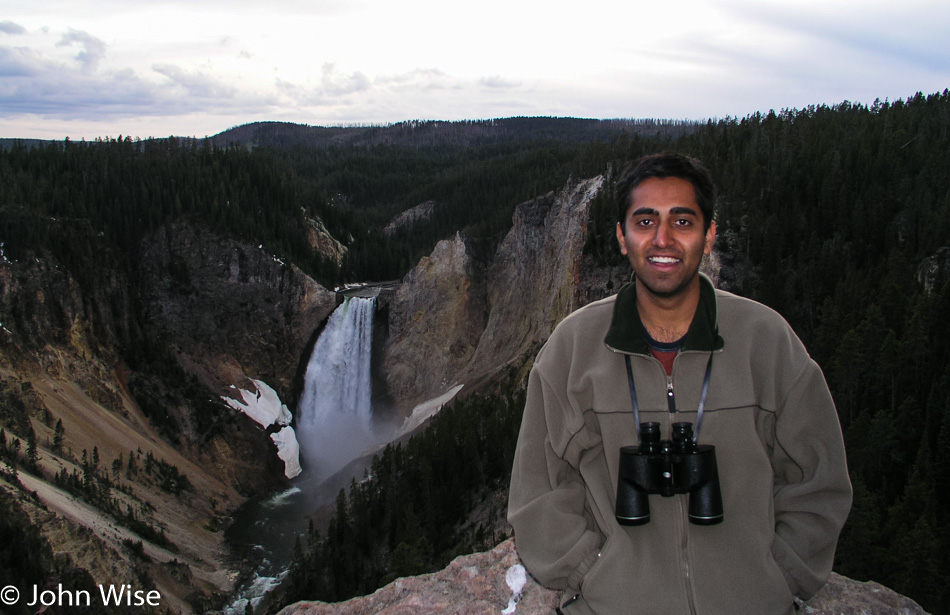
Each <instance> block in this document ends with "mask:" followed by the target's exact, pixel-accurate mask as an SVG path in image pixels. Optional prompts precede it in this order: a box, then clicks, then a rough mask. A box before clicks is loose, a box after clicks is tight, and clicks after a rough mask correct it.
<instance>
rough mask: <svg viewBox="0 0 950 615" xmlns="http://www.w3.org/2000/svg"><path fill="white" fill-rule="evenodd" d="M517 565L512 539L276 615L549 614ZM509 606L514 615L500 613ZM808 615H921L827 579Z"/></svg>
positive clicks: (886, 593)
mask: <svg viewBox="0 0 950 615" xmlns="http://www.w3.org/2000/svg"><path fill="white" fill-rule="evenodd" d="M516 565H520V564H519V560H518V554H517V552H516V551H515V545H514V540H513V539H509V540H506V541H505V542H503V543H501V544H500V545H498V546H497V547H495V548H494V549H492V550H491V551H487V552H485V553H476V554H474V555H465V556H462V557H459V558H456V559H455V560H454V561H453V562H452V563H451V564H449V565H448V567H446V568H445V569H444V570H441V571H439V572H436V573H433V574H427V575H422V576H418V577H408V578H403V579H397V580H396V581H393V582H392V583H390V584H389V585H387V586H385V587H383V588H381V589H379V590H377V591H376V592H375V593H374V594H371V595H369V596H363V597H361V598H353V599H351V600H347V601H346V602H340V603H337V604H328V603H325V602H298V603H297V604H293V605H290V606H288V607H286V608H284V609H283V610H282V611H281V612H280V614H279V615H370V614H374V615H436V614H439V615H441V614H443V613H456V614H458V615H475V614H476V613H477V614H479V615H481V614H487V613H496V614H501V613H502V612H503V611H504V612H506V613H508V614H509V615H552V614H553V612H554V607H555V606H556V604H557V598H558V592H556V591H553V590H549V589H546V588H544V587H541V586H540V585H539V584H538V583H537V581H535V580H534V579H532V578H531V577H530V576H528V578H527V582H526V583H525V585H524V587H523V588H522V592H521V594H520V596H519V597H518V599H517V601H516V602H512V599H513V598H514V596H513V592H512V590H511V588H510V587H509V584H508V582H507V579H506V576H507V574H508V572H509V570H511V569H512V567H513V566H516ZM509 606H514V610H510V611H508V610H506V609H508V608H509ZM800 607H801V612H802V613H807V614H808V615H927V614H926V612H925V611H924V610H923V609H922V608H921V607H920V606H919V605H918V604H917V603H916V602H914V601H913V600H911V599H909V598H905V597H904V596H901V595H899V594H896V593H894V592H893V591H891V590H889V589H888V588H886V587H884V586H882V585H879V584H877V583H873V582H867V583H859V582H857V581H853V580H851V579H849V578H847V577H842V576H840V575H838V574H832V575H831V579H829V581H828V583H827V584H826V585H825V587H823V588H822V589H821V591H819V592H818V594H817V595H815V596H814V597H813V598H812V599H811V600H809V601H808V602H807V603H803V604H801V605H800Z"/></svg>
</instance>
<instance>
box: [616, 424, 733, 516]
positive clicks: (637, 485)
mask: <svg viewBox="0 0 950 615" xmlns="http://www.w3.org/2000/svg"><path fill="white" fill-rule="evenodd" d="M672 436H673V438H672V440H660V424H659V423H640V445H639V446H623V447H621V448H620V475H619V477H618V480H617V508H616V517H617V523H619V524H620V525H643V524H645V523H647V522H649V521H650V500H649V497H648V496H649V494H651V493H659V494H660V495H661V496H663V497H671V496H673V495H676V494H685V493H688V494H689V507H688V511H689V521H690V523H694V524H696V525H715V524H717V523H722V494H721V492H720V489H719V470H718V468H717V466H716V447H714V446H712V445H707V444H696V443H695V442H694V441H693V425H692V423H673V433H672Z"/></svg>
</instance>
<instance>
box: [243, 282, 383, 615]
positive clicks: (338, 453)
mask: <svg viewBox="0 0 950 615" xmlns="http://www.w3.org/2000/svg"><path fill="white" fill-rule="evenodd" d="M375 310H376V300H375V299H373V298H364V297H350V298H347V299H346V300H344V302H343V303H342V304H341V305H340V306H339V307H337V309H336V310H335V311H334V312H333V314H331V315H330V318H329V320H328V321H327V324H326V326H325V327H324V330H323V332H322V333H321V334H320V337H319V338H318V339H317V342H316V344H315V345H314V348H313V352H312V353H311V355H310V360H309V363H308V366H307V371H306V375H305V377H304V389H303V393H302V395H301V397H300V401H299V402H298V404H297V410H296V411H295V412H294V415H295V430H296V434H297V441H298V442H299V445H300V456H301V460H300V461H301V465H302V466H303V472H302V473H301V474H300V476H298V477H297V478H295V479H293V481H292V484H293V486H292V487H291V488H290V489H288V490H285V491H281V492H279V493H272V494H268V495H267V496H264V497H260V498H255V499H253V500H251V501H249V502H248V503H246V504H245V505H244V506H243V507H242V508H241V509H240V510H239V511H238V512H237V513H236V514H235V515H234V520H233V522H232V524H231V526H230V527H229V528H228V531H227V539H228V542H229V543H230V544H231V546H232V548H234V549H235V550H237V551H241V552H244V553H246V554H247V556H246V559H249V560H251V561H254V563H255V567H256V572H255V573H254V574H253V576H252V577H251V578H250V579H248V581H247V582H245V583H243V584H242V586H241V588H240V589H239V591H238V592H237V594H236V595H235V597H234V600H233V601H232V603H231V605H230V606H229V607H228V608H227V609H225V613H229V614H230V613H234V614H241V613H244V608H245V605H246V604H247V602H248V601H249V600H250V601H251V603H252V604H254V605H255V606H256V604H257V603H258V602H259V601H260V600H261V599H262V597H263V596H264V595H265V594H266V593H267V592H268V591H269V590H270V589H272V588H273V587H275V586H276V585H277V584H278V583H279V582H280V580H281V579H282V577H283V575H284V574H285V573H286V570H287V568H288V566H289V564H290V562H291V560H292V558H293V551H294V544H295V542H296V541H297V539H298V537H299V538H300V543H301V546H303V547H304V548H306V546H307V545H306V535H307V531H308V529H309V523H310V517H311V515H312V514H313V513H314V511H315V510H316V509H317V508H319V507H320V506H324V505H327V504H330V503H332V502H333V501H334V500H335V498H336V496H337V493H338V492H339V490H340V488H341V487H346V486H348V485H349V482H350V480H351V478H356V479H357V480H359V479H360V478H361V476H362V472H361V471H360V473H359V476H353V477H350V476H342V475H340V476H336V475H337V474H338V473H339V472H340V470H342V469H344V468H345V467H346V466H347V465H348V464H350V463H351V462H353V461H354V460H356V459H359V458H361V457H363V456H364V454H365V453H367V452H368V451H370V450H371V449H372V448H373V447H375V446H377V445H380V444H382V443H384V442H387V441H389V440H390V439H391V436H392V435H393V433H394V432H395V427H396V425H394V424H388V423H386V422H381V421H379V420H378V419H376V418H374V411H373V406H372V381H371V373H370V363H371V356H372V342H373V340H372V333H373V315H374V312H375ZM329 479H332V480H329Z"/></svg>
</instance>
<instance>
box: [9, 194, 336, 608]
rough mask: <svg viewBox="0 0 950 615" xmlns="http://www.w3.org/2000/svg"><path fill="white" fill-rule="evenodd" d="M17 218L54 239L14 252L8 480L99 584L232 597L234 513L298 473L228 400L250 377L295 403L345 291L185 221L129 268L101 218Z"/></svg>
mask: <svg viewBox="0 0 950 615" xmlns="http://www.w3.org/2000/svg"><path fill="white" fill-rule="evenodd" d="M5 213H6V214H8V217H7V218H5V220H4V221H5V222H6V223H7V225H8V228H9V227H10V226H13V227H14V228H15V227H16V225H17V224H18V223H20V224H23V225H33V226H36V225H41V226H44V228H43V232H44V233H45V234H47V235H48V236H49V237H50V238H51V240H50V242H48V243H46V244H43V245H41V246H36V247H35V248H33V249H32V250H29V251H27V252H19V253H16V254H13V253H11V252H10V251H9V250H8V251H7V252H6V253H3V254H2V259H0V327H2V328H0V398H2V403H0V425H2V426H3V428H4V429H3V432H2V433H3V442H2V443H0V444H2V447H0V489H3V490H4V492H6V493H8V494H10V495H11V496H12V497H13V498H14V500H15V501H16V502H18V506H19V508H20V509H21V510H22V511H23V512H24V513H25V514H26V515H27V516H28V517H29V518H30V519H31V520H32V522H33V523H34V524H35V525H36V526H37V527H39V528H41V533H42V536H43V538H44V539H45V540H46V541H47V542H48V543H49V545H50V546H51V547H52V550H53V552H54V553H57V554H59V555H61V556H63V557H67V558H69V559H70V560H71V561H72V565H74V566H76V567H78V568H79V569H83V570H86V571H89V573H90V574H91V575H92V577H93V578H94V579H95V581H96V582H97V583H101V584H107V585H108V584H115V585H121V584H129V585H130V586H131V587H132V588H133V589H141V590H144V591H148V590H156V591H158V592H159V593H160V594H161V596H162V600H161V608H162V609H164V608H165V607H168V608H171V609H172V610H173V611H175V612H182V613H189V612H193V611H194V612H199V611H204V610H206V609H208V608H216V607H219V606H220V605H222V604H223V602H224V600H225V599H226V597H227V595H228V593H229V592H230V591H231V589H232V588H233V586H234V583H235V581H236V580H237V578H238V576H239V574H240V565H239V562H237V561H232V559H231V558H232V554H229V553H228V552H227V549H226V547H225V544H224V538H223V532H222V530H223V528H224V527H225V526H226V524H227V522H228V515H229V514H230V512H232V511H233V510H235V509H236V507H237V506H238V505H239V504H240V503H241V502H242V501H243V500H244V499H245V497H246V496H247V495H249V494H252V493H256V492H260V491H261V490H263V489H265V488H269V487H273V486H274V485H275V484H279V483H280V481H281V480H282V479H283V464H282V463H281V462H280V460H279V459H278V457H277V455H276V450H275V448H274V444H273V443H272V442H271V441H270V439H269V438H268V436H267V434H266V433H265V432H264V431H263V430H262V429H261V428H260V427H258V426H257V425H256V424H255V423H254V422H253V421H251V420H250V419H249V418H248V417H246V416H244V415H243V414H241V413H240V412H237V411H235V410H232V409H230V408H229V407H228V406H227V405H226V404H225V403H224V402H223V401H222V400H221V398H220V396H222V395H226V394H228V393H229V392H230V391H231V388H230V387H231V386H232V385H233V386H237V387H241V388H248V384H247V383H248V382H249V379H250V378H253V379H258V380H262V381H267V382H269V383H273V386H274V388H275V389H277V390H278V391H280V392H281V395H284V396H289V395H290V391H291V390H292V388H293V386H294V379H295V377H296V374H297V371H298V365H299V364H300V362H301V361H302V360H305V359H306V356H305V355H306V351H307V347H308V344H309V340H311V339H312V338H313V336H314V334H315V331H316V329H317V328H318V326H319V324H320V322H321V321H323V320H324V319H325V318H326V316H327V315H328V314H329V311H330V310H332V308H333V307H334V303H335V297H334V293H332V292H331V291H328V290H326V289H324V288H322V287H321V286H319V285H318V284H316V283H315V282H314V281H313V280H311V279H310V278H309V277H307V276H306V275H304V274H302V273H301V272H300V271H299V270H298V269H296V268H295V267H291V266H287V265H284V264H283V263H280V262H279V261H277V260H276V259H274V258H273V257H272V256H270V255H269V254H268V253H267V252H265V251H263V250H262V249H261V248H258V247H252V246H246V245H241V244H238V243H236V242H233V241H229V240H225V239H223V238H220V237H217V236H215V235H214V234H213V233H210V232H208V231H207V230H201V229H198V228H194V227H191V226H189V225H185V224H179V225H175V226H174V227H171V228H167V229H166V228H163V229H161V230H160V231H159V232H158V233H156V234H155V235H153V236H151V237H148V238H146V240H145V242H144V244H143V246H142V249H141V252H140V254H141V259H140V261H139V262H132V263H130V262H125V261H123V259H122V258H120V257H119V256H118V255H117V253H116V252H114V251H113V250H112V248H111V247H110V245H109V244H108V242H107V241H105V240H104V239H103V238H102V237H101V235H98V234H96V233H94V232H93V231H92V229H91V228H90V227H89V225H88V224H87V223H85V222H82V221H76V220H68V219H66V220H64V219H59V220H55V219H51V218H40V217H32V216H27V217H26V218H24V219H22V220H19V221H18V219H15V218H16V216H17V215H19V214H16V213H14V214H10V213H9V212H5ZM77 246H78V247H77ZM50 573H51V574H53V575H54V577H53V578H52V579H53V581H55V575H56V574H57V573H56V572H55V571H50ZM38 581H40V582H41V583H42V582H46V581H45V580H43V579H38ZM54 585H55V583H54ZM67 589H68V588H67Z"/></svg>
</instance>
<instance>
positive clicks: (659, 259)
mask: <svg viewBox="0 0 950 615" xmlns="http://www.w3.org/2000/svg"><path fill="white" fill-rule="evenodd" d="M647 260H648V261H650V262H651V263H657V264H662V265H672V264H674V263H678V262H680V259H678V258H673V257H672V256H651V257H649V258H648V259H647Z"/></svg>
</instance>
